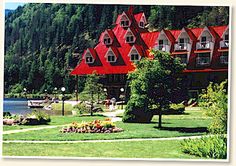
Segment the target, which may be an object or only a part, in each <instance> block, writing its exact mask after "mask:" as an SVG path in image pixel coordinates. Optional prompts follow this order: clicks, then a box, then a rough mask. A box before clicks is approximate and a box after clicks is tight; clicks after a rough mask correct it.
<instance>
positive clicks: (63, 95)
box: [61, 87, 66, 116]
mask: <svg viewBox="0 0 236 166" xmlns="http://www.w3.org/2000/svg"><path fill="white" fill-rule="evenodd" d="M61 91H62V116H64V115H65V108H64V101H65V91H66V88H65V87H62V88H61Z"/></svg>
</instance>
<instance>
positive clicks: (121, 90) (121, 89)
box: [120, 88, 125, 110]
mask: <svg viewBox="0 0 236 166" xmlns="http://www.w3.org/2000/svg"><path fill="white" fill-rule="evenodd" d="M124 91H125V89H124V88H120V92H121V100H122V101H121V102H122V103H121V109H122V110H123V102H124V99H123V93H124Z"/></svg>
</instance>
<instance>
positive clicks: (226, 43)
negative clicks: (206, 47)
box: [224, 34, 229, 47]
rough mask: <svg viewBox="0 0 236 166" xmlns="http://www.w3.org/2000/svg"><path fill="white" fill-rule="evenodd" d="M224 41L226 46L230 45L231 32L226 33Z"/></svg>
mask: <svg viewBox="0 0 236 166" xmlns="http://www.w3.org/2000/svg"><path fill="white" fill-rule="evenodd" d="M224 43H225V46H226V47H228V46H229V34H225V38H224Z"/></svg>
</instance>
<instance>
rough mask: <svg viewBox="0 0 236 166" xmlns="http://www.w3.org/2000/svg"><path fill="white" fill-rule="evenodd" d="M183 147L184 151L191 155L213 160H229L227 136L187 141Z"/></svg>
mask: <svg viewBox="0 0 236 166" xmlns="http://www.w3.org/2000/svg"><path fill="white" fill-rule="evenodd" d="M181 146H182V147H181V148H182V151H183V152H184V153H188V154H190V155H196V156H199V157H205V158H213V159H226V158H227V138H226V136H225V135H216V136H205V137H202V138H199V139H186V140H184V141H183V142H182V143H181Z"/></svg>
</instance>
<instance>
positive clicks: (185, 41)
mask: <svg viewBox="0 0 236 166" xmlns="http://www.w3.org/2000/svg"><path fill="white" fill-rule="evenodd" d="M188 43H189V38H179V49H180V50H186V49H187V44H188Z"/></svg>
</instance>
